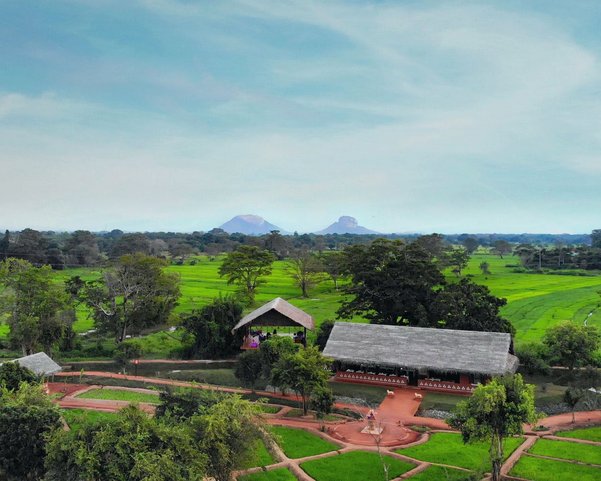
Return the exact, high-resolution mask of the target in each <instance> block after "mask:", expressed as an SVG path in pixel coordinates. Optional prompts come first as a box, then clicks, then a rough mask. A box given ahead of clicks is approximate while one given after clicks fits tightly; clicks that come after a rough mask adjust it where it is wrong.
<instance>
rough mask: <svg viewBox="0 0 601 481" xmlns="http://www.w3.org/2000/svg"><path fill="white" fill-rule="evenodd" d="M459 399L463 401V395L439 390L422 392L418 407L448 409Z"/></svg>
mask: <svg viewBox="0 0 601 481" xmlns="http://www.w3.org/2000/svg"><path fill="white" fill-rule="evenodd" d="M459 401H465V396H457V395H454V394H446V393H440V392H428V393H425V394H424V399H423V400H422V402H421V404H420V406H419V408H420V409H422V410H425V409H440V410H441V411H450V410H451V409H453V408H454V407H455V406H456V405H457V403H458V402H459Z"/></svg>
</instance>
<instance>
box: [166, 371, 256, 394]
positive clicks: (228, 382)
mask: <svg viewBox="0 0 601 481" xmlns="http://www.w3.org/2000/svg"><path fill="white" fill-rule="evenodd" d="M165 377H168V378H169V379H177V380H179V381H194V382H199V383H203V384H216V385H218V386H228V387H242V384H241V383H240V380H239V379H238V378H237V377H236V376H235V375H234V369H231V368H219V369H185V370H183V369H182V370H181V371H180V372H169V373H167V374H165ZM263 387H264V386H259V385H258V384H257V389H261V388H263Z"/></svg>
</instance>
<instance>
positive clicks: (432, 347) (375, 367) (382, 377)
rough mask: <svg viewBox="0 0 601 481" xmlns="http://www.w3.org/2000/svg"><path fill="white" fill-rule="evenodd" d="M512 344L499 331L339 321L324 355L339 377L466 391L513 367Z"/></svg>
mask: <svg viewBox="0 0 601 481" xmlns="http://www.w3.org/2000/svg"><path fill="white" fill-rule="evenodd" d="M510 347H511V336H510V335H509V334H506V333H501V332H478V331H459V330H454V329H430V328H421V327H405V326H384V325H378V324H357V323H349V322H337V323H335V324H334V328H333V329H332V332H331V334H330V337H329V339H328V342H327V344H326V347H325V349H324V354H325V355H326V356H328V357H330V358H332V359H333V360H334V361H335V362H334V369H335V371H336V374H335V380H337V381H342V382H351V383H360V384H376V385H383V386H396V387H400V386H414V387H418V388H421V389H427V390H433V391H443V392H455V393H460V394H469V393H471V392H472V391H473V390H474V389H475V388H476V386H477V385H478V384H479V383H482V382H485V381H486V380H488V379H490V378H491V377H493V376H498V375H503V374H507V373H514V372H515V371H516V370H517V367H518V358H517V357H515V356H514V355H513V354H511V353H510Z"/></svg>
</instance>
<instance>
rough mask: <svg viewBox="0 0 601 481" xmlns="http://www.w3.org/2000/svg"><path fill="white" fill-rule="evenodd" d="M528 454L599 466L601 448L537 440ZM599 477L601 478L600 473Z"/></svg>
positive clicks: (568, 442)
mask: <svg viewBox="0 0 601 481" xmlns="http://www.w3.org/2000/svg"><path fill="white" fill-rule="evenodd" d="M528 452H530V453H532V454H540V455H541V456H550V457H552V458H560V459H570V460H574V461H580V462H582V463H589V464H599V465H601V447H599V446H592V445H590V444H580V443H572V442H570V441H554V440H552V439H539V440H538V441H536V443H534V446H532V447H531V448H530V449H529V451H528ZM599 475H600V476H601V473H599Z"/></svg>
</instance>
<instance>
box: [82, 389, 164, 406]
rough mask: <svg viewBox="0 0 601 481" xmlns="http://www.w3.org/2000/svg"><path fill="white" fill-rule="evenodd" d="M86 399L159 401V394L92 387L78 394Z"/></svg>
mask: <svg viewBox="0 0 601 481" xmlns="http://www.w3.org/2000/svg"><path fill="white" fill-rule="evenodd" d="M77 397H79V398H84V399H108V400H111V401H129V402H132V403H152V404H158V403H159V395H158V393H157V394H150V393H141V392H135V391H126V390H122V389H107V388H103V389H91V390H90V391H86V392H84V393H83V394H80V395H79V396H77Z"/></svg>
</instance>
